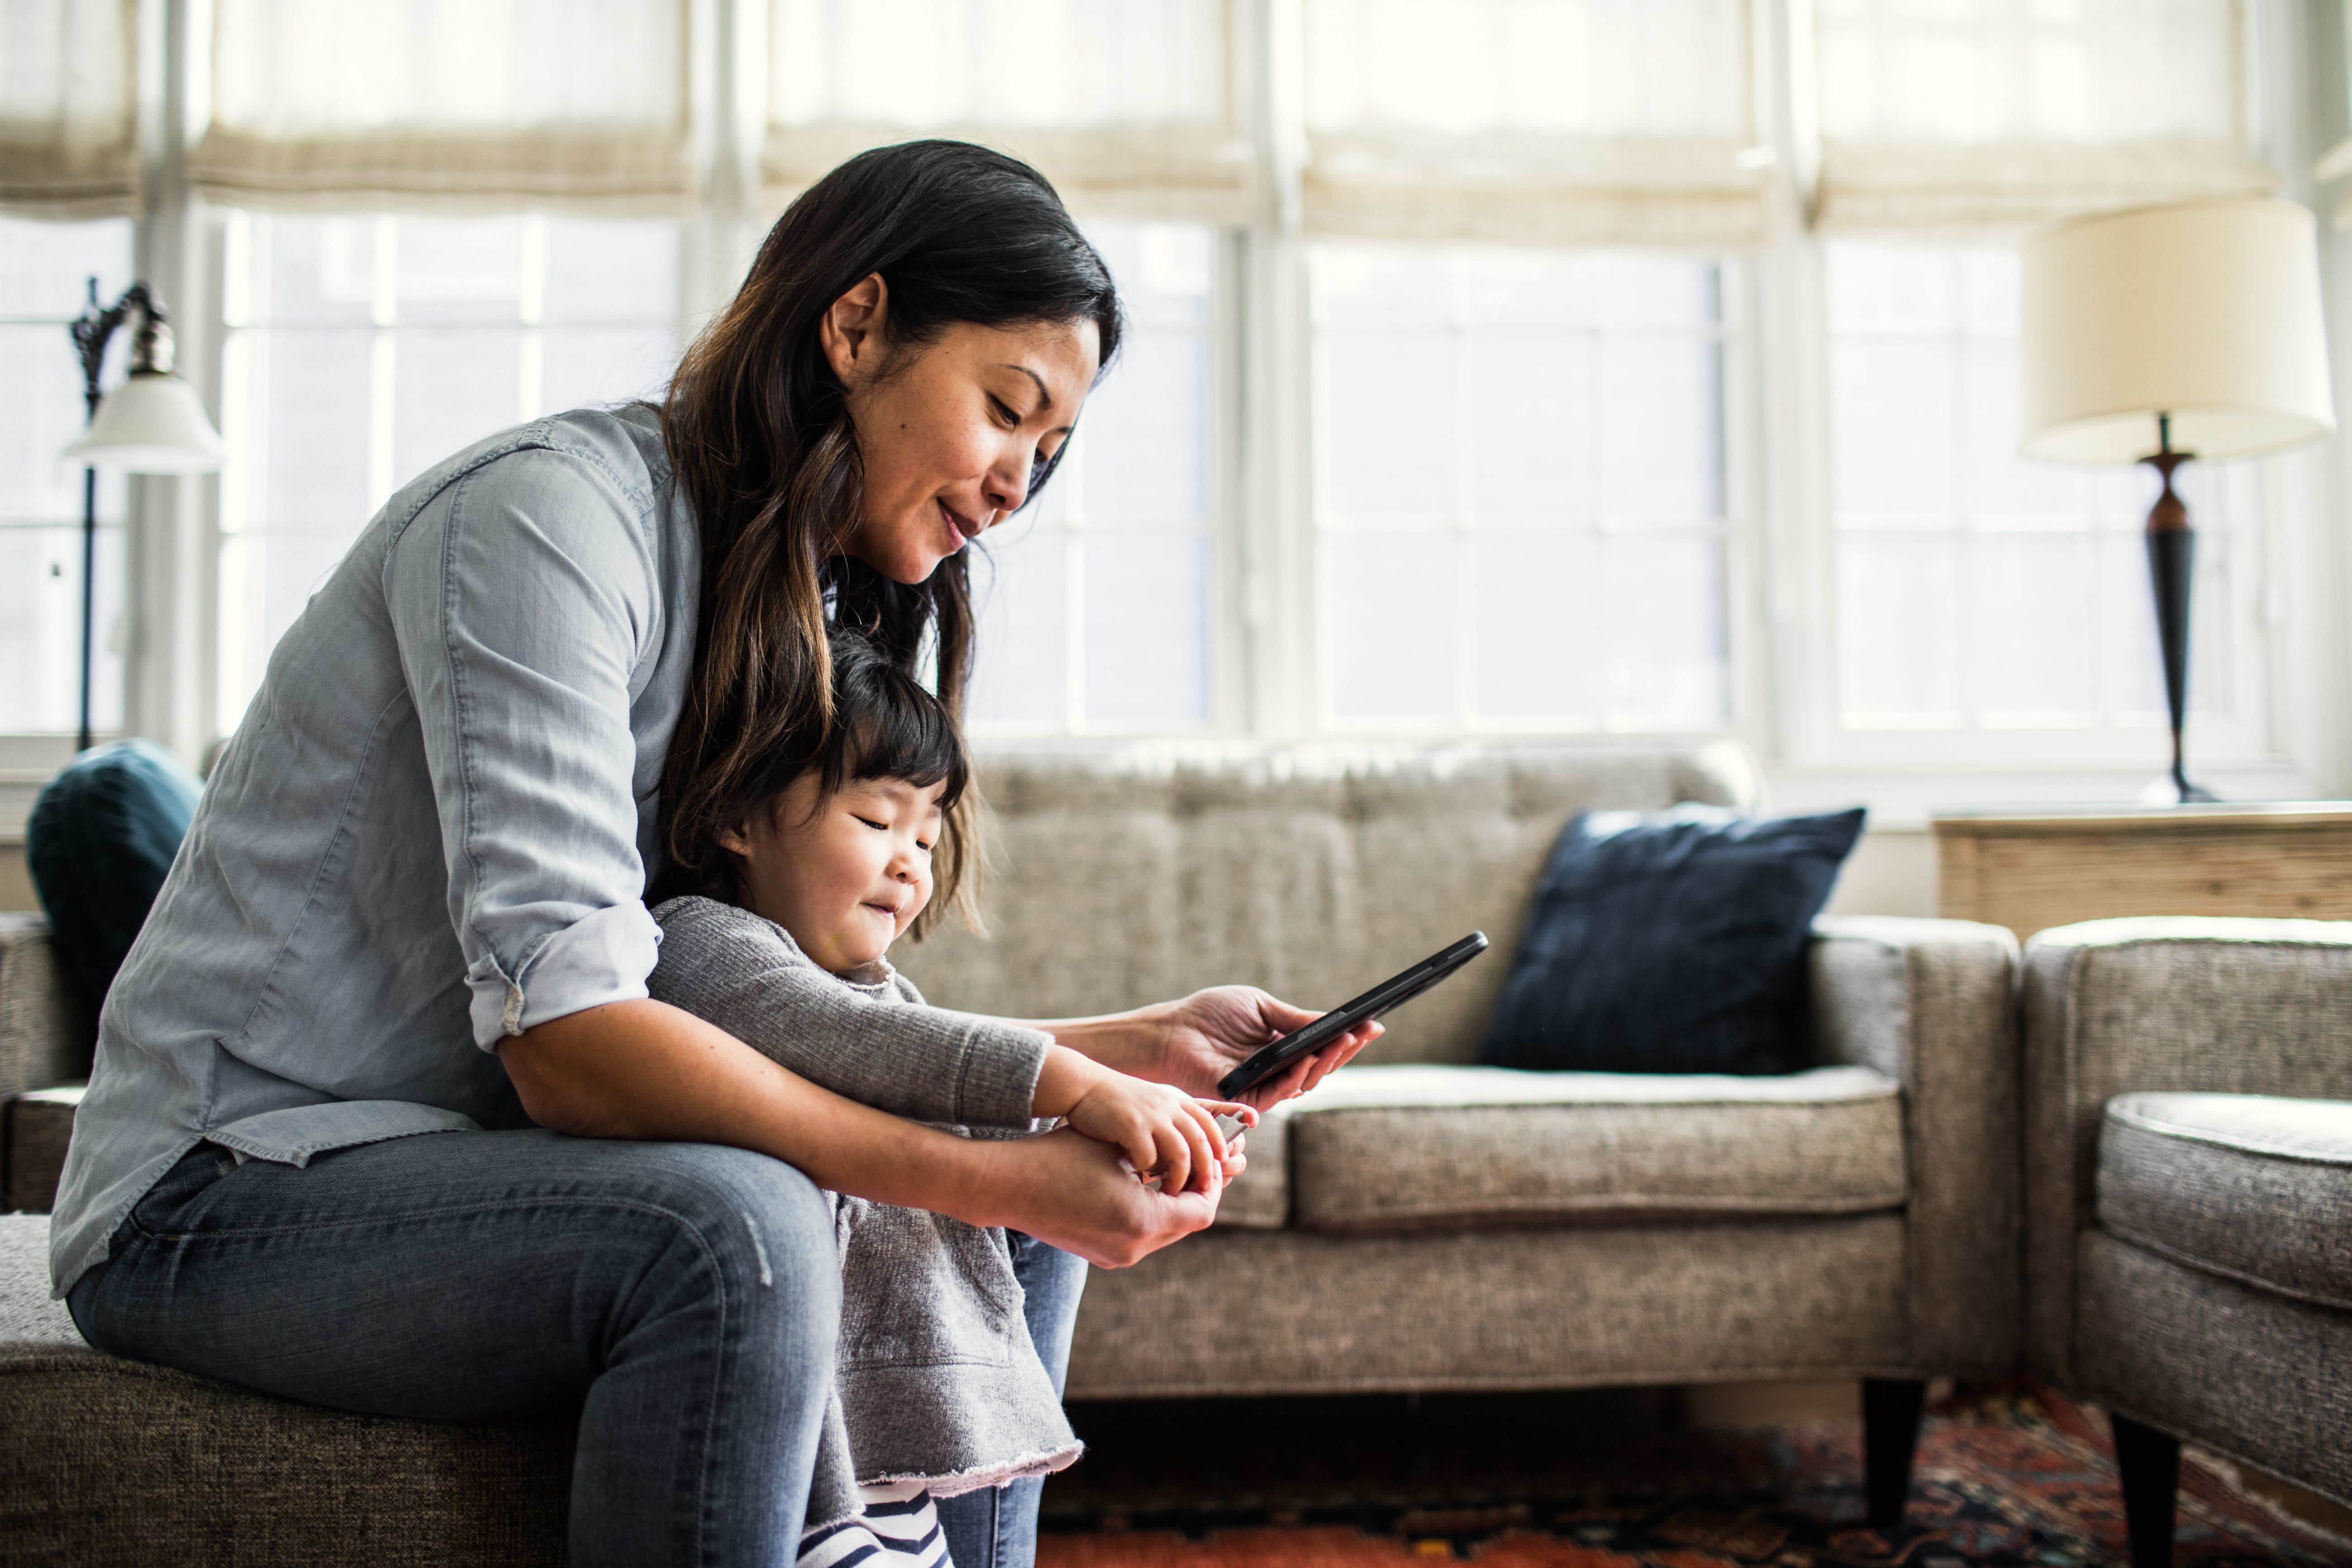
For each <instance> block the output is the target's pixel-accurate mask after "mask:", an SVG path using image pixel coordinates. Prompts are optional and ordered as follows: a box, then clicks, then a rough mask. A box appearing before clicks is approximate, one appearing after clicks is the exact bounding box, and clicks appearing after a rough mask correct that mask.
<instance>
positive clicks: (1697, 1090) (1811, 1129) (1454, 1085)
mask: <svg viewBox="0 0 2352 1568" xmlns="http://www.w3.org/2000/svg"><path fill="white" fill-rule="evenodd" d="M1287 1133H1288V1137H1289V1142H1290V1159H1291V1183H1292V1201H1293V1204H1294V1205H1295V1208H1296V1211H1297V1215H1296V1218H1297V1225H1298V1226H1299V1227H1300V1228H1301V1229H1305V1230H1324V1231H1400V1230H1432V1229H1449V1230H1450V1229H1465V1228H1472V1227H1476V1226H1492V1225H1498V1224H1499V1225H1529V1224H1548V1225H1560V1224H1579V1223H1584V1224H1590V1223H1594V1222H1606V1221H1612V1220H1632V1219H1640V1220H1658V1219H1688V1218H1696V1217H1707V1218H1728V1217H1731V1216H1734V1215H1758V1216H1761V1215H1839V1214H1865V1213H1869V1212H1871V1211H1874V1210H1878V1209H1891V1208H1899V1207H1901V1206H1902V1205H1903V1200H1904V1194H1905V1185H1906V1175H1905V1164H1904V1157H1903V1105H1902V1094H1901V1089H1900V1086H1899V1085H1897V1084H1896V1083H1895V1080H1894V1079H1891V1078H1888V1077H1886V1076H1885V1074H1883V1073H1879V1072H1875V1071H1874V1070H1872V1069H1871V1068H1864V1067H1843V1068H1816V1069H1814V1070H1812V1071H1810V1072H1801V1073H1791V1074H1789V1075H1787V1076H1784V1077H1769V1078H1736V1077H1728V1076H1723V1075H1717V1074H1686V1073H1580V1072H1558V1073H1551V1072H1518V1071H1515V1070H1513V1069H1511V1068H1468V1067H1433V1066H1411V1067H1370V1068H1349V1069H1348V1070H1347V1071H1346V1072H1343V1073H1340V1074H1339V1075H1338V1076H1336V1077H1334V1078H1332V1079H1329V1080H1328V1081H1327V1082H1326V1083H1325V1084H1324V1085H1323V1087H1321V1088H1320V1089H1317V1090H1316V1091H1315V1092H1314V1093H1312V1094H1310V1095H1307V1096H1305V1097H1303V1098H1301V1099H1300V1100H1298V1101H1297V1110H1296V1111H1295V1113H1294V1114H1293V1115H1292V1116H1291V1117H1290V1119H1289V1120H1288V1122H1287ZM1244 1180H1247V1178H1246V1177H1244Z"/></svg>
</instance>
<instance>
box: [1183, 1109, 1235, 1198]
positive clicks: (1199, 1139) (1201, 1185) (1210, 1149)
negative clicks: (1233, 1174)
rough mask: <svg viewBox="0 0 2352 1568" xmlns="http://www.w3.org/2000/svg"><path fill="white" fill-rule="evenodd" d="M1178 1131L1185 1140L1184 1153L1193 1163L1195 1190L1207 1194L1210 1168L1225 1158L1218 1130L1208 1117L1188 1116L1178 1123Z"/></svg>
mask: <svg viewBox="0 0 2352 1568" xmlns="http://www.w3.org/2000/svg"><path fill="white" fill-rule="evenodd" d="M1177 1131H1179V1132H1181V1134H1182V1135H1183V1138H1184V1144H1185V1149H1184V1152H1185V1154H1186V1156H1187V1158H1188V1159H1189V1160H1190V1162H1191V1166H1192V1184H1193V1188H1194V1190H1195V1191H1198V1192H1203V1193H1205V1192H1207V1191H1208V1190H1209V1167H1210V1166H1212V1165H1214V1164H1217V1163H1220V1162H1221V1161H1223V1158H1224V1153H1223V1150H1222V1149H1220V1148H1219V1147H1218V1145H1219V1142H1221V1141H1220V1140H1219V1139H1218V1137H1217V1130H1216V1128H1215V1126H1214V1125H1213V1124H1212V1123H1211V1122H1210V1121H1209V1119H1208V1118H1207V1117H1206V1116H1197V1117H1193V1116H1188V1117H1186V1118H1185V1119H1184V1120H1183V1121H1180V1122H1178V1123H1177Z"/></svg>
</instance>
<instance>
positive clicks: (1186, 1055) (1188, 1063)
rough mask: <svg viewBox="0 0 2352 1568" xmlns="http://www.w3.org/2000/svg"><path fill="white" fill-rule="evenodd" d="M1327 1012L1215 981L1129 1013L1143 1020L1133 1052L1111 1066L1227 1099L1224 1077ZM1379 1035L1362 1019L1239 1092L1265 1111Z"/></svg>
mask: <svg viewBox="0 0 2352 1568" xmlns="http://www.w3.org/2000/svg"><path fill="white" fill-rule="evenodd" d="M1131 1016H1132V1017H1133V1018H1134V1021H1135V1024H1136V1026H1137V1034H1136V1035H1135V1036H1134V1037H1132V1038H1131V1042H1130V1049H1131V1051H1132V1053H1133V1054H1132V1058H1131V1060H1130V1061H1129V1062H1124V1063H1110V1064H1108V1065H1112V1066H1117V1067H1118V1068H1120V1069H1121V1070H1122V1071H1126V1072H1130V1073H1133V1074H1134V1075H1135V1076H1137V1077H1138V1078H1149V1079H1158V1080H1159V1081H1160V1082H1161V1083H1171V1084H1174V1085H1175V1086H1176V1087H1177V1088H1179V1089H1183V1090H1185V1091H1187V1092H1188V1093H1192V1094H1197V1095H1202V1096H1205V1097H1209V1098H1217V1099H1221V1098H1223V1096H1221V1095H1219V1094H1218V1091H1217V1080H1218V1079H1221V1078H1223V1077H1224V1076H1225V1074H1227V1073H1229V1072H1231V1071H1233V1070H1234V1068H1235V1067H1237V1066H1238V1065H1240V1063H1241V1062H1242V1061H1243V1060H1244V1058H1247V1057H1248V1056H1249V1055H1250V1053H1252V1052H1253V1051H1255V1050H1256V1049H1257V1048H1258V1047H1260V1046H1263V1045H1265V1043H1266V1042H1267V1041H1268V1040H1271V1039H1273V1038H1274V1037H1276V1035H1286V1034H1288V1033H1289V1032H1290V1031H1291V1030H1293V1029H1296V1028H1299V1027H1301V1026H1304V1025H1307V1024H1311V1023H1313V1022H1314V1021H1315V1020H1316V1019H1317V1018H1318V1017H1320V1016H1322V1015H1320V1014H1318V1013H1311V1012H1309V1011H1307V1009H1306V1008H1304V1007H1294V1006H1292V1005H1290V1004H1289V1003H1287V1002H1282V1001H1277V1000H1276V999H1275V998H1274V997H1272V996H1269V995H1267V994H1265V992H1263V991H1261V990H1259V989H1258V988H1257V987H1256V986H1255V985H1213V986H1211V987H1210V988H1209V989H1208V990H1206V991H1195V992H1193V993H1192V994H1191V995H1190V996H1187V997H1184V998H1183V999H1182V1000H1181V1001H1177V1002H1162V1003H1160V1005H1157V1006H1153V1007H1145V1008H1141V1009H1139V1011H1138V1012H1136V1013H1135V1014H1133V1015H1131ZM1380 1037H1381V1026H1380V1025H1379V1024H1378V1023H1370V1024H1364V1025H1361V1026H1358V1027H1356V1028H1354V1029H1351V1030H1349V1032H1348V1033H1346V1034H1345V1035H1342V1036H1340V1037H1339V1039H1338V1040H1336V1041H1334V1042H1333V1043H1332V1044H1330V1045H1328V1046H1326V1047H1323V1048H1322V1049H1321V1050H1319V1051H1315V1052H1312V1053H1310V1054H1308V1055H1307V1056H1304V1057H1301V1058H1299V1059H1298V1060H1297V1061H1295V1062H1293V1063H1291V1064H1290V1066H1288V1067H1287V1068H1284V1069H1283V1070H1282V1071H1281V1072H1279V1073H1277V1074H1276V1075H1275V1076H1274V1077H1273V1078H1270V1079H1266V1080H1265V1082H1264V1083H1262V1084H1259V1085H1258V1086H1257V1087H1256V1088H1255V1089H1251V1090H1250V1091H1249V1092H1248V1093H1246V1094H1242V1095H1237V1096H1235V1097H1234V1098H1235V1099H1238V1100H1241V1101H1242V1102H1243V1103H1244V1104H1246V1105H1251V1106H1255V1108H1256V1109H1258V1110H1265V1109H1267V1108H1268V1107H1269V1106H1272V1105H1275V1104H1276V1103H1277V1102H1279V1101H1282V1100H1288V1099H1290V1098H1291V1097H1292V1096H1293V1095H1298V1094H1304V1093H1306V1092H1307V1090H1308V1089H1313V1088H1314V1087H1315V1086H1316V1085H1317V1084H1318V1083H1320V1082H1322V1081H1323V1079H1325V1078H1326V1077H1328V1076H1329V1075H1330V1074H1331V1073H1333V1072H1335V1071H1337V1070H1338V1069H1339V1068H1342V1067H1344V1066H1346V1065H1347V1063H1348V1061H1349V1058H1352V1057H1353V1056H1354V1055H1355V1054H1356V1053H1357V1052H1358V1051H1360V1050H1362V1049H1363V1048H1364V1047H1366V1046H1368V1045H1370V1044H1371V1043H1372V1042H1373V1041H1374V1040H1376V1039H1378V1038H1380ZM1122 1054H1126V1053H1122Z"/></svg>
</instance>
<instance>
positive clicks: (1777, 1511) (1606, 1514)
mask: <svg viewBox="0 0 2352 1568" xmlns="http://www.w3.org/2000/svg"><path fill="white" fill-rule="evenodd" d="M1072 1415H1073V1417H1074V1419H1075V1420H1076V1424H1077V1426H1078V1428H1079V1432H1080V1435H1081V1436H1084V1437H1085V1438H1086V1439H1087V1443H1088V1445H1089V1448H1090V1452H1089V1453H1088V1455H1087V1458H1086V1459H1085V1460H1084V1461H1082V1462H1081V1463H1080V1464H1079V1465H1078V1466H1077V1467H1076V1468H1074V1469H1072V1470H1069V1471H1067V1472H1065V1473H1064V1474H1063V1475H1061V1476H1057V1477H1055V1478H1054V1479H1053V1480H1051V1481H1050V1482H1048V1483H1047V1485H1046V1489H1045V1516H1044V1521H1043V1524H1044V1530H1045V1536H1044V1539H1043V1540H1042V1541H1041V1542H1040V1544H1039V1548H1038V1553H1037V1561H1038V1563H1039V1565H1040V1568H1212V1565H1215V1568H1370V1565H1372V1564H1379V1563H1426V1562H1429V1561H1432V1560H1433V1559H1456V1560H1462V1561H1467V1562H1475V1563H1482V1564H1486V1568H1719V1565H1725V1564H1734V1563H1738V1564H1748V1563H1758V1564H1771V1565H1773V1568H1844V1565H1847V1564H1856V1565H1864V1564H1867V1565H1877V1564H1903V1565H1906V1568H1943V1565H1948V1564H1958V1563H1990V1564H1998V1565H2008V1564H2016V1565H2021V1568H2022V1565H2028V1564H2030V1565H2032V1568H2062V1565H2073V1564H2080V1565H2083V1568H2091V1565H2094V1564H2109V1563H2113V1564H2119V1565H2120V1564H2125V1563H2127V1562H2128V1557H2127V1554H2126V1552H2125V1549H2124V1525H2123V1516H2122V1500H2121V1495H2120V1493H2119V1492H2118V1491H2117V1489H2116V1474H2115V1466H2114V1463H2113V1460H2112V1458H2111V1455H2110V1452H2109V1448H2108V1443H2107V1433H2106V1422H2105V1418H2104V1417H2102V1416H2100V1415H2096V1414H2095V1413H2093V1412H2090V1411H2086V1410H2084V1409H2083V1408H2081V1407H2080V1406H2077V1405H2074V1404H2073V1403H2072V1402H2071V1401H2068V1400H2066V1399H2064V1398H2063V1397H2062V1396H2060V1395H2058V1394H2054V1393H2052V1392H2050V1391H2048V1390H2046V1389H2043V1388H2041V1387H2039V1386H2037V1385H2035V1384H2031V1383H2028V1382H2018V1383H2014V1384H2003V1385H2001V1386H1999V1387H1994V1388H1979V1389H1973V1390H1968V1389H1964V1390H1962V1391H1961V1392H1960V1393H1958V1394H1956V1395H1955V1396H1953V1397H1950V1398H1948V1399H1946V1400H1943V1401H1941V1402H1940V1403H1938V1404H1937V1405H1935V1406H1933V1407H1931V1409H1930V1410H1929V1413H1928V1416H1927V1425H1926V1427H1925V1429H1924V1431H1923V1432H1922V1435H1921V1441H1920V1447H1919V1454H1918V1458H1917V1462H1916V1468H1915V1470H1914V1472H1913V1477H1912V1492H1911V1506H1910V1510H1909V1513H1908V1515H1907V1517H1906V1521H1905V1523H1904V1525H1903V1527H1902V1528H1901V1529H1899V1530H1896V1531H1888V1532H1881V1531H1874V1530H1872V1529H1870V1528H1869V1527H1868V1526H1867V1525H1866V1524H1865V1523H1864V1509H1863V1500H1862V1461H1861V1454H1860V1446H1861V1444H1860V1428H1859V1423H1858V1422H1837V1423H1828V1424H1823V1425H1820V1426H1785V1427H1777V1428H1771V1429H1768V1430H1763V1431H1757V1432H1712V1433H1710V1432H1698V1431H1693V1430H1690V1429H1688V1428H1687V1427H1686V1426H1685V1425H1684V1424H1683V1423H1682V1422H1681V1421H1680V1419H1679V1415H1680V1412H1679V1406H1678V1405H1677V1404H1676V1403H1675V1395H1674V1394H1671V1393H1668V1392H1664V1391H1654V1392H1648V1393H1642V1392H1633V1393H1622V1394H1576V1395H1508V1396H1469V1395H1463V1396H1447V1397H1444V1398H1438V1397H1434V1396H1433V1397H1431V1398H1428V1399H1425V1400H1421V1401H1408V1400H1404V1399H1387V1400H1380V1399H1329V1400H1278V1399H1269V1400H1247V1401H1241V1400H1221V1401H1214V1402H1210V1401H1202V1402H1201V1403H1200V1404H1198V1405H1181V1404H1179V1405H1171V1404H1168V1403H1157V1402H1155V1403H1138V1404H1133V1405H1127V1404H1105V1405H1079V1406H1076V1407H1074V1408H1073V1410H1072ZM2175 1562H2176V1563H2179V1564H2180V1565H2181V1568H2254V1565H2256V1564H2280V1563H2284V1564H2288V1565H2291V1568H2322V1565H2331V1564H2352V1543H2347V1542H2343V1541H2339V1540H2336V1538H2334V1537H2333V1536H2331V1535H2329V1534H2326V1533H2325V1532H2323V1531H2319V1530H2317V1529H2315V1528H2312V1527H2309V1526H2307V1525H2305V1524H2303V1523H2301V1522H2299V1521H2296V1520H2294V1519H2293V1518H2292V1517H2290V1516H2288V1515H2286V1514H2284V1513H2283V1512H2280V1511H2279V1510H2276V1509H2275V1508H2273V1507H2272V1506H2271V1505H2269V1504H2268V1503H2266V1502H2263V1501H2262V1500H2257V1499H2256V1498H2254V1497H2252V1496H2250V1495H2249V1494H2248V1493H2246V1492H2245V1491H2244V1490H2242V1489H2241V1488H2239V1487H2238V1486H2237V1484H2236V1483H2235V1479H2234V1477H2232V1476H2231V1475H2230V1474H2229V1473H2228V1471H2227V1469H2226V1467H2216V1466H2210V1465H2205V1464H2200V1463H2197V1462H2195V1461H2194V1460H2193V1459H2192V1460H2191V1461H2190V1462H2188V1463H2184V1465H2183V1467H2182V1476H2181V1510H2180V1522H2179V1535H2178V1547H2177V1550H2176V1556H2175Z"/></svg>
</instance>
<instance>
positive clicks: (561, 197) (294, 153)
mask: <svg viewBox="0 0 2352 1568" xmlns="http://www.w3.org/2000/svg"><path fill="white" fill-rule="evenodd" d="M687 62H688V50H687V17H686V5H685V0H409V3H408V4H404V5H378V4H371V3H369V0H216V3H215V8H214V30H213V37H212V122H211V124H210V126H209V127H208V128H207V129H206V130H205V133H204V136H203V139H202V140H201V141H200V142H198V143H197V144H196V146H195V147H194V149H193V150H192V151H191V152H190V153H189V159H188V165H189V166H188V174H189V178H190V181H191V182H192V183H193V184H194V186H195V187H196V189H197V190H198V191H200V192H202V193H203V194H204V195H207V196H210V197H212V198H214V199H215V200H219V201H224V202H229V203H235V204H237V205H247V206H264V207H325V208H345V209H347V208H350V207H352V206H354V205H362V204H363V205H376V206H389V207H420V206H421V207H425V208H429V209H433V210H440V211H449V210H463V209H465V208H467V207H468V206H479V207H482V208H484V209H511V208H512V207H514V206H516V205H524V204H528V205H534V206H541V207H554V208H558V209H566V210H586V211H591V212H613V211H624V212H625V211H635V210H655V211H658V210H667V209H676V208H679V207H681V206H683V205H684V204H685V203H686V202H687V201H688V199H689V198H690V196H691V195H692V192H693V184H694V182H693V177H692V172H691V165H690V163H689V162H688V145H689V125H688V89H687Z"/></svg>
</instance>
